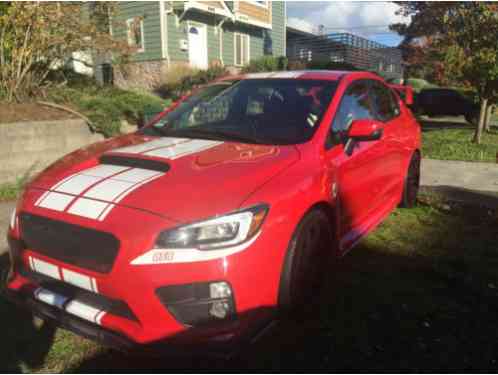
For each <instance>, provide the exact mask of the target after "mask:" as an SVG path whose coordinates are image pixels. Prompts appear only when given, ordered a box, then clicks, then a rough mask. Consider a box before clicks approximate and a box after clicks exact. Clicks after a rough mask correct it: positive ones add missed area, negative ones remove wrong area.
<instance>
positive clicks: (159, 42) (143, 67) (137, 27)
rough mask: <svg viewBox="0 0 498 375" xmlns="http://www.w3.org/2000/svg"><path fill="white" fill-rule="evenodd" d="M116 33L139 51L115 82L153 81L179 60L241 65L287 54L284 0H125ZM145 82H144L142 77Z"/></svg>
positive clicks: (193, 63)
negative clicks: (266, 57)
mask: <svg viewBox="0 0 498 375" xmlns="http://www.w3.org/2000/svg"><path fill="white" fill-rule="evenodd" d="M118 4H119V5H118V14H117V16H116V17H117V18H118V19H117V20H116V21H118V22H115V24H118V25H119V26H114V27H113V30H112V34H113V36H115V37H122V38H126V40H127V41H128V43H129V45H130V46H134V47H135V48H136V50H137V52H136V54H135V55H134V56H133V57H132V63H131V64H129V65H130V66H128V67H127V69H126V72H117V74H116V73H115V82H116V81H117V82H116V83H117V84H125V83H126V81H133V83H134V84H139V85H143V86H149V87H150V86H153V84H154V82H155V81H157V80H158V79H160V77H161V75H162V74H164V72H165V70H167V69H171V68H172V67H174V66H176V65H189V66H191V67H195V68H199V69H207V68H208V67H209V66H210V65H212V64H220V65H223V66H226V67H229V68H232V69H236V68H240V67H242V66H244V65H245V64H247V63H248V62H249V61H250V60H252V59H257V58H259V57H262V56H264V55H272V56H284V55H285V51H286V45H285V43H286V36H285V34H286V4H285V2H284V1H268V0H266V1H256V0H246V1H121V2H119V3H118ZM140 81H145V82H140Z"/></svg>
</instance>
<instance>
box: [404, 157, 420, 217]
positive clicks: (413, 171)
mask: <svg viewBox="0 0 498 375" xmlns="http://www.w3.org/2000/svg"><path fill="white" fill-rule="evenodd" d="M419 187H420V154H419V153H418V152H415V153H414V154H413V156H412V160H411V161H410V165H409V166H408V171H407V173H406V177H405V183H404V188H403V195H402V196H401V202H400V204H399V205H400V207H405V208H411V207H414V206H415V205H416V204H417V195H418V190H419Z"/></svg>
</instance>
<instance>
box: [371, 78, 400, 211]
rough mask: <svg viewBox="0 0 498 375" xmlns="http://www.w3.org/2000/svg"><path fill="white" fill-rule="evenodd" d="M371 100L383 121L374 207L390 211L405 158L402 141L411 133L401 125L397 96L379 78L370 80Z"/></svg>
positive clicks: (377, 114) (376, 113)
mask: <svg viewBox="0 0 498 375" xmlns="http://www.w3.org/2000/svg"><path fill="white" fill-rule="evenodd" d="M369 96H370V100H371V102H372V110H373V113H374V117H375V119H376V120H377V121H380V122H382V123H383V124H384V128H383V134H382V144H383V147H382V153H383V155H382V168H380V169H379V171H378V173H379V174H380V178H381V179H382V181H383V183H382V184H381V185H380V186H379V191H378V194H379V198H380V206H379V207H377V210H379V211H383V210H389V209H391V208H392V205H393V203H396V204H397V201H398V200H399V197H400V194H401V189H402V187H403V181H404V176H405V168H406V165H405V163H404V160H405V159H406V157H407V150H406V149H405V146H404V145H405V144H406V141H407V137H409V136H410V134H409V131H408V127H406V126H404V124H403V117H402V113H401V108H400V106H399V102H398V98H397V96H396V95H395V94H394V93H393V91H392V90H391V89H390V88H389V87H387V86H386V85H384V84H383V83H382V82H380V81H372V82H371V85H370V93H369Z"/></svg>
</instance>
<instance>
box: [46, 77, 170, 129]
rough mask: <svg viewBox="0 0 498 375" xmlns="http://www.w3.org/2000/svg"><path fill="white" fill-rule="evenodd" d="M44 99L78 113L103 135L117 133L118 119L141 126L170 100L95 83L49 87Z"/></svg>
mask: <svg viewBox="0 0 498 375" xmlns="http://www.w3.org/2000/svg"><path fill="white" fill-rule="evenodd" d="M48 99H49V100H51V101H53V102H55V103H59V104H64V105H68V106H69V107H73V108H74V109H76V110H77V111H79V112H81V113H82V114H84V115H85V116H87V117H88V118H89V119H90V121H92V122H93V124H94V125H95V126H96V127H97V130H98V131H99V132H101V133H102V134H104V135H105V136H106V137H110V136H114V135H117V134H119V131H120V127H121V120H122V119H126V120H127V121H128V122H130V123H134V124H137V125H139V126H140V125H143V124H144V123H145V122H146V120H147V119H148V118H150V117H151V116H153V115H154V114H156V113H158V112H161V111H162V110H163V109H164V108H165V107H167V106H168V105H169V104H170V102H171V101H169V100H163V99H161V98H158V97H156V96H154V95H151V94H149V93H146V92H140V91H126V90H121V89H118V88H115V87H112V86H104V87H100V86H96V85H88V86H76V87H59V88H53V89H51V90H50V91H49V93H48Z"/></svg>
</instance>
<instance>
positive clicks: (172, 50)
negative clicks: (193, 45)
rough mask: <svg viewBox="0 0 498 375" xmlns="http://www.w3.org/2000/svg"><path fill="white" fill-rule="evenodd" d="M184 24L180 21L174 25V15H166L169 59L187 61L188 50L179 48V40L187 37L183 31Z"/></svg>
mask: <svg viewBox="0 0 498 375" xmlns="http://www.w3.org/2000/svg"><path fill="white" fill-rule="evenodd" d="M185 26H186V25H183V24H182V23H180V25H179V27H177V26H176V16H175V15H173V14H169V15H168V53H169V58H170V60H171V61H174V62H179V61H185V62H186V61H188V51H182V50H181V49H180V40H181V39H187V34H186V33H185V32H184V28H185Z"/></svg>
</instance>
